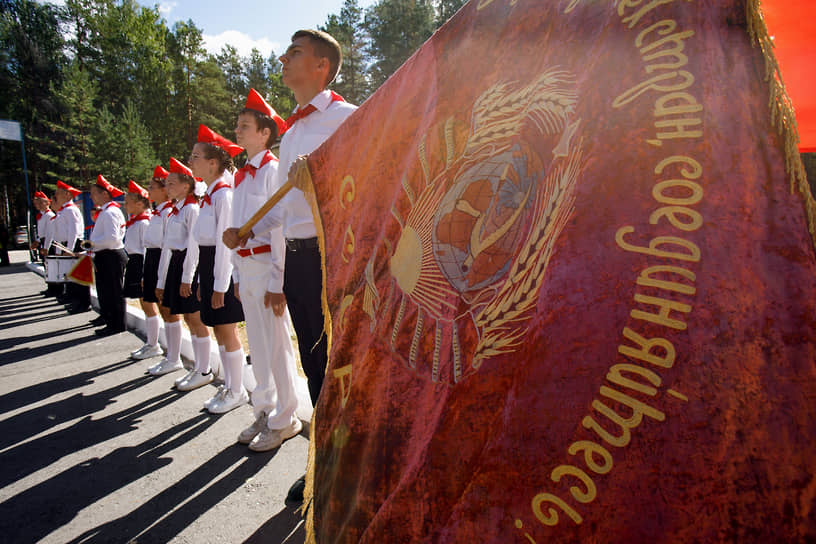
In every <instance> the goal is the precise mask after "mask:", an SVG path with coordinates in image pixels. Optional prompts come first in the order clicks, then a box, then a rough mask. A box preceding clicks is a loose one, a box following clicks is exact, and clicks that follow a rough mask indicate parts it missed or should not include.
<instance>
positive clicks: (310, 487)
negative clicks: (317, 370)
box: [298, 161, 332, 544]
mask: <svg viewBox="0 0 816 544" xmlns="http://www.w3.org/2000/svg"><path fill="white" fill-rule="evenodd" d="M299 170H302V172H299V176H301V175H302V176H303V178H302V182H301V183H299V184H298V188H299V189H301V190H302V191H303V193H304V195H305V196H306V201H307V202H308V203H309V207H310V208H311V209H312V216H313V217H314V224H315V230H317V242H318V245H319V247H320V271H321V273H322V276H323V287H322V292H321V294H320V301H321V304H322V305H323V334H325V335H326V340H327V342H326V350H327V351H328V352H329V353H331V344H332V323H331V314H330V313H329V302H328V299H327V298H326V233H325V232H324V230H323V220H322V218H321V216H320V208H319V207H318V205H317V199H316V197H315V192H314V183H313V181H312V174H311V171H310V170H309V164H308V162H306V161H303V164H302V166H301V167H300V168H299ZM316 408H317V407H315V411H314V412H312V422H311V425H310V428H309V434H310V435H311V436H310V437H309V458H308V461H307V462H306V488H305V489H304V490H303V506H302V507H301V514H306V540H305V544H315V543H316V538H315V528H314V505H313V504H312V502H313V499H314V470H315V467H314V464H315V456H316V454H317V449H316V447H315V413H316Z"/></svg>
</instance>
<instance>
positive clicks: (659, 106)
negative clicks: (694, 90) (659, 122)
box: [647, 67, 703, 117]
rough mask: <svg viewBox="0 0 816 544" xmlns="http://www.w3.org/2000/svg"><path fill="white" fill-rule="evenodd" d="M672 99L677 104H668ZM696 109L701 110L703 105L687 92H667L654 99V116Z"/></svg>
mask: <svg viewBox="0 0 816 544" xmlns="http://www.w3.org/2000/svg"><path fill="white" fill-rule="evenodd" d="M647 70H648V67H647ZM672 101H676V102H677V104H674V105H670V104H669V102H672ZM698 111H703V106H702V105H701V104H700V103H699V102H697V99H696V98H694V97H693V96H692V95H690V94H689V93H682V92H681V93H669V94H667V95H664V96H661V97H660V98H658V99H657V100H655V109H654V116H655V117H665V116H667V115H684V114H686V113H696V112H698Z"/></svg>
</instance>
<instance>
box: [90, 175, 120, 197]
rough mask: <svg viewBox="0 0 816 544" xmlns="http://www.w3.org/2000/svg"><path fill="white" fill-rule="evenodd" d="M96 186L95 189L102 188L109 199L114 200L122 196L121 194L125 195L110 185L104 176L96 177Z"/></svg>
mask: <svg viewBox="0 0 816 544" xmlns="http://www.w3.org/2000/svg"><path fill="white" fill-rule="evenodd" d="M96 185H97V187H102V188H103V189H105V190H106V191H107V192H108V194H109V195H110V196H111V198H116V197H117V196H122V195H123V194H125V193H124V192H122V191H121V190H119V189H117V188H116V187H114V186H113V185H111V184H110V182H109V181H108V180H106V179H105V176H103V175H102V174H99V175H98V176H96Z"/></svg>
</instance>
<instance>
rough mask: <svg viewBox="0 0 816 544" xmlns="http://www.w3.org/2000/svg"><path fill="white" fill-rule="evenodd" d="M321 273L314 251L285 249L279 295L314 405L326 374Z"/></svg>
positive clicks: (326, 344)
mask: <svg viewBox="0 0 816 544" xmlns="http://www.w3.org/2000/svg"><path fill="white" fill-rule="evenodd" d="M322 291H323V273H322V272H321V270H320V250H319V249H318V248H316V247H315V248H308V249H298V250H296V251H292V250H290V249H287V250H286V263H285V265H284V271H283V294H284V295H286V304H287V306H288V307H289V315H291V316H292V324H293V325H294V326H295V334H296V335H297V339H298V350H299V351H300V364H301V366H302V367H303V372H305V373H306V378H307V380H308V382H309V396H310V397H311V398H312V404H313V405H314V406H317V398H318V397H319V396H320V388H321V387H323V376H324V374H325V372H326V363H327V362H328V358H329V356H328V353H327V351H326V349H327V346H328V342H327V339H326V335H325V334H323V303H322V302H321V300H320V295H321V293H322Z"/></svg>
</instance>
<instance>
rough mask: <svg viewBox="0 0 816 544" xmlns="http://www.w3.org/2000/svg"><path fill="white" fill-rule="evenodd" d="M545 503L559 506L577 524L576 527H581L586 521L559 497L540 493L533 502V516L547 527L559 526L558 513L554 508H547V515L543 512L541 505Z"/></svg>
mask: <svg viewBox="0 0 816 544" xmlns="http://www.w3.org/2000/svg"><path fill="white" fill-rule="evenodd" d="M544 502H551V503H553V504H554V505H556V506H558V508H560V509H561V510H562V511H563V512H564V513H565V514H566V515H568V516H569V517H570V518H571V519H572V521H574V522H575V524H576V525H580V524H581V522H582V521H584V519H583V518H582V517H581V515H580V514H579V513H578V512H576V511H575V510H573V509H572V507H570V505H568V504H567V503H566V502H564V501H563V500H561V499H560V498H559V497H556V496H555V495H552V494H551V493H539V494H538V495H536V496H535V497H533V502H532V504H531V507H532V509H533V515H535V517H536V519H537V520H538V521H540V522H541V523H543V524H544V525H547V526H549V527H552V526H554V525H558V512H556V511H555V509H554V508H547V514H546V515H545V514H544V512H542V511H541V504H542V503H544Z"/></svg>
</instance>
